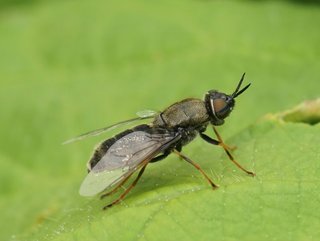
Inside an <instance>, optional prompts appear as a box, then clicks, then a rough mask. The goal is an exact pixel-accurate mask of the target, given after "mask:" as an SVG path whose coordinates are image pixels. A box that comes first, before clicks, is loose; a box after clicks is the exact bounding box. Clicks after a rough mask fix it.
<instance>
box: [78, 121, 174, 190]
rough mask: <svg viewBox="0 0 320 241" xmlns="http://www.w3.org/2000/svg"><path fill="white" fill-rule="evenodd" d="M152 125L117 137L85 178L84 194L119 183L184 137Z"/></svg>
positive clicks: (81, 188)
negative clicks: (152, 127)
mask: <svg viewBox="0 0 320 241" xmlns="http://www.w3.org/2000/svg"><path fill="white" fill-rule="evenodd" d="M138 127H140V126H138ZM142 127H144V128H145V127H146V125H142ZM148 128H149V130H142V129H141V130H134V131H133V132H131V133H128V134H127V135H125V136H122V137H121V138H120V139H118V140H117V141H115V142H114V144H113V145H111V146H110V147H109V149H108V150H107V151H106V153H105V154H104V155H103V157H102V158H101V160H100V161H99V162H98V163H97V164H96V165H95V166H94V167H93V168H92V170H91V171H90V172H89V173H88V175H87V176H86V178H85V179H84V181H83V182H82V184H81V187H80V191H79V193H80V195H82V196H93V195H96V194H98V193H100V192H102V191H103V190H105V189H107V188H108V187H111V186H113V185H115V184H117V183H118V182H119V181H121V180H122V179H123V178H125V177H127V176H128V175H130V174H131V173H132V172H134V171H136V170H137V169H138V168H139V167H141V165H142V164H144V163H146V162H148V161H150V160H151V159H152V158H153V157H155V156H156V155H158V154H159V153H161V152H162V151H163V150H164V149H165V148H166V147H167V146H169V145H171V144H172V143H174V142H176V141H177V140H179V139H180V135H179V134H176V133H172V132H171V133H170V132H168V131H164V130H163V129H161V132H162V133H158V132H157V131H156V129H151V128H150V127H148ZM135 129H136V128H135ZM150 130H151V131H152V132H153V133H150V132H149V131H150Z"/></svg>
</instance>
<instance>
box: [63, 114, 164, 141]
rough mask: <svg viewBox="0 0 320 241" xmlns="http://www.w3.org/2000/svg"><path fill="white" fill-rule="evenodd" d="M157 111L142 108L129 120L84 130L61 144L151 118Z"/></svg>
mask: <svg viewBox="0 0 320 241" xmlns="http://www.w3.org/2000/svg"><path fill="white" fill-rule="evenodd" d="M157 113H158V112H156V111H153V110H143V111H139V112H137V113H136V114H137V116H138V117H136V118H132V119H129V120H125V121H120V122H118V123H116V124H113V125H110V126H107V127H103V128H100V129H97V130H93V131H89V132H86V133H84V134H82V135H80V136H76V137H74V138H72V139H69V140H67V141H65V142H63V143H62V144H63V145H65V144H69V143H72V142H75V141H80V140H83V139H85V138H87V137H90V136H98V135H100V134H102V133H104V132H107V131H111V130H113V129H115V128H117V127H120V126H124V125H128V124H130V123H132V122H136V121H139V120H144V119H150V118H153V117H154V116H155V115H156V114H157Z"/></svg>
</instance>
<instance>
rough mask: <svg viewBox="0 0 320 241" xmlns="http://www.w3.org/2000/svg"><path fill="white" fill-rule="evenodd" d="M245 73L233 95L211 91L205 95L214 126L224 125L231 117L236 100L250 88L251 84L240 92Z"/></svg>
mask: <svg viewBox="0 0 320 241" xmlns="http://www.w3.org/2000/svg"><path fill="white" fill-rule="evenodd" d="M244 76H245V73H244V74H243V75H242V77H241V79H240V81H239V84H238V86H237V88H236V90H235V91H234V92H233V93H232V94H231V95H227V94H225V93H222V92H219V91H217V90H209V91H208V93H207V94H206V95H205V100H204V101H205V104H206V107H207V111H208V113H209V116H210V121H211V123H212V124H213V125H216V126H218V125H222V124H223V123H224V119H225V118H226V117H227V116H229V114H230V113H231V111H232V110H233V107H234V105H235V98H236V97H237V96H239V95H240V94H242V93H243V92H244V91H245V90H246V89H248V88H249V86H250V84H248V85H247V86H245V87H244V88H243V89H241V90H240V87H241V84H242V82H243V79H244Z"/></svg>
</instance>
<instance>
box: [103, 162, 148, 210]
mask: <svg viewBox="0 0 320 241" xmlns="http://www.w3.org/2000/svg"><path fill="white" fill-rule="evenodd" d="M148 163H149V162H147V163H146V164H144V166H143V167H142V168H141V169H140V171H139V174H138V176H137V177H136V179H135V180H134V181H133V182H132V183H131V184H130V186H129V187H128V188H127V189H126V190H125V191H124V192H123V193H122V194H121V195H120V197H118V198H117V199H116V200H114V201H113V202H112V203H110V204H108V205H107V206H104V207H103V210H106V209H107V208H110V207H112V206H113V205H115V204H117V203H118V202H120V201H121V200H122V199H124V197H125V196H126V195H127V194H128V193H129V192H130V191H131V189H132V188H134V187H135V186H136V184H137V182H138V181H139V179H140V177H141V176H142V174H143V172H144V170H145V169H146V166H147V165H148Z"/></svg>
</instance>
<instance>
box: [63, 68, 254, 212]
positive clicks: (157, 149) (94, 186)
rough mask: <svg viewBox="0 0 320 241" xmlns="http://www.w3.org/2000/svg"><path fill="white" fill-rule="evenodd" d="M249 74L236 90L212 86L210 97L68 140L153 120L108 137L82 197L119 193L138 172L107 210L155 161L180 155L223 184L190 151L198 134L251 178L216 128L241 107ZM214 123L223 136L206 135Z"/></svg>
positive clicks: (91, 162)
mask: <svg viewBox="0 0 320 241" xmlns="http://www.w3.org/2000/svg"><path fill="white" fill-rule="evenodd" d="M244 76H245V73H244V74H243V75H242V77H241V79H240V81H239V83H238V85H237V87H236V89H235V91H234V92H233V93H232V94H230V95H227V94H225V93H222V92H219V91H217V90H210V91H208V92H207V93H206V94H205V97H204V100H201V99H196V98H188V99H184V100H182V101H179V102H176V103H174V104H172V105H171V106H169V107H168V108H166V109H165V110H164V111H162V112H154V111H142V112H139V113H137V114H138V117H136V118H134V119H130V120H128V121H122V122H119V123H117V124H114V125H111V126H109V127H105V128H102V129H98V130H95V131H92V132H88V133H85V134H83V135H81V136H78V137H76V138H73V139H71V140H69V141H67V142H65V143H70V142H73V141H77V140H81V139H83V138H85V137H88V136H95V135H99V134H101V133H103V132H105V131H109V130H111V129H113V128H115V127H117V126H119V125H125V124H129V123H132V122H134V121H138V120H144V119H150V118H153V121H152V122H151V123H149V124H142V125H138V126H136V127H134V128H132V129H128V130H125V131H123V132H121V133H119V134H117V135H115V136H114V137H112V138H110V139H107V140H105V141H103V142H102V143H101V144H100V145H99V146H98V147H97V148H96V150H95V151H94V153H93V155H92V157H91V158H90V160H89V162H88V165H87V168H88V174H87V176H86V178H85V179H84V181H83V182H82V184H81V187H80V191H79V192H80V195H82V196H94V195H96V194H99V193H102V192H104V194H103V195H101V198H104V197H106V196H109V195H110V194H113V193H115V192H116V191H117V190H118V189H119V188H120V187H121V186H122V185H124V184H125V183H126V182H127V181H128V180H129V179H130V177H131V176H132V175H133V174H134V173H135V172H138V175H137V176H136V177H135V179H134V180H133V181H132V183H131V184H130V185H129V186H128V188H127V189H126V190H125V191H124V192H123V193H122V194H121V195H120V196H119V197H118V198H116V199H115V200H114V201H113V202H111V203H110V204H108V205H106V206H105V207H104V208H103V209H107V208H109V207H111V206H113V205H115V204H117V203H119V202H120V201H121V200H123V199H124V198H125V196H126V195H127V194H128V193H129V192H130V191H131V190H132V189H133V188H134V187H135V185H136V184H137V182H138V181H139V179H140V177H141V176H142V174H143V172H144V171H145V169H146V167H147V165H148V164H149V163H154V162H157V161H160V160H162V159H164V158H166V157H167V156H168V155H169V154H171V153H174V154H176V155H177V156H179V157H180V158H182V159H183V160H185V161H186V162H188V163H190V164H191V165H193V166H194V167H195V168H196V169H197V170H199V171H200V172H201V174H202V175H203V176H204V178H205V179H206V180H207V181H208V182H209V183H210V185H211V186H212V188H213V189H215V188H218V185H216V184H215V183H214V182H213V181H212V180H211V179H210V177H209V176H208V175H207V174H206V173H205V172H204V170H203V169H201V167H200V166H199V165H198V164H197V163H195V162H194V161H193V160H191V159H190V158H189V157H187V156H186V155H184V154H183V153H182V152H181V150H182V147H183V146H185V145H186V144H188V143H189V142H191V141H192V140H193V139H194V138H195V137H196V136H197V135H200V137H201V138H202V139H204V140H205V141H206V142H208V143H210V144H212V145H218V146H221V147H222V148H223V149H224V151H225V152H226V154H227V155H228V157H229V159H230V160H231V161H232V162H233V163H234V164H235V165H236V166H237V167H238V168H240V169H241V170H242V171H244V172H246V173H247V174H249V175H251V176H255V173H253V172H251V171H248V170H246V169H245V168H244V167H242V166H241V165H240V164H239V163H238V162H237V161H236V160H235V159H234V157H233V156H232V154H231V152H230V151H231V148H230V147H229V146H227V145H226V144H225V143H224V142H223V140H222V138H221V136H220V135H219V133H218V131H217V129H216V126H219V125H222V124H223V123H224V119H225V118H226V117H228V116H229V114H230V113H231V111H232V110H233V107H234V105H235V98H236V97H238V96H239V95H240V94H242V93H243V92H244V91H245V90H246V89H248V88H249V86H250V84H248V85H246V86H245V87H244V88H242V89H241V90H240V87H241V84H242V82H243V79H244ZM209 125H211V126H212V128H213V131H214V133H215V135H216V137H217V139H213V138H211V137H209V136H208V135H206V134H204V132H205V130H206V129H207V127H208V126H209Z"/></svg>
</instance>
